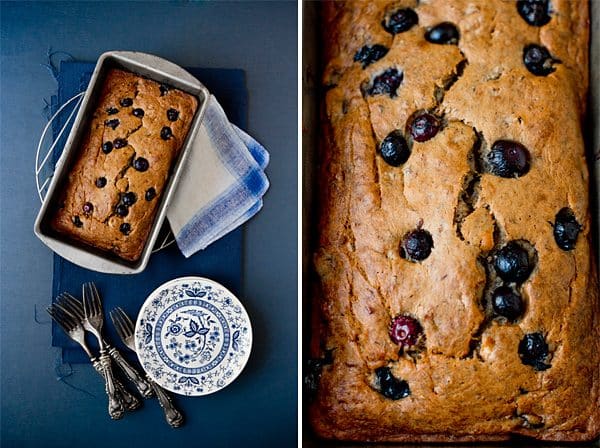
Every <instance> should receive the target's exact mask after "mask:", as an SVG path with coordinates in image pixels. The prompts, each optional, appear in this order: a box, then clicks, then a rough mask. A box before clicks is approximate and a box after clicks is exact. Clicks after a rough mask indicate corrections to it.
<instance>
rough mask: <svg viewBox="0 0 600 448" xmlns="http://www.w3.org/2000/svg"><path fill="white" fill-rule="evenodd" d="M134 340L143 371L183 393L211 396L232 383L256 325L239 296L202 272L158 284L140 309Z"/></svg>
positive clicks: (174, 390) (167, 387)
mask: <svg viewBox="0 0 600 448" xmlns="http://www.w3.org/2000/svg"><path fill="white" fill-rule="evenodd" d="M135 340H136V348H137V352H138V357H139V359H140V362H141V363H142V366H143V367H144V370H145V371H146V372H147V373H148V375H150V377H151V378H152V379H154V380H155V381H156V382H157V383H158V384H160V385H161V386H163V387H164V388H165V389H168V390H170V391H172V392H175V393H178V394H182V395H194V396H199V395H208V394H211V393H213V392H216V391H218V390H220V389H222V388H224V387H225V386H227V385H229V384H230V383H231V382H232V381H233V380H234V379H235V378H236V377H237V376H238V375H239V374H240V373H241V371H242V370H243V368H244V366H245V365H246V362H247V361H248V357H249V356H250V350H251V348H252V327H251V325H250V319H249V318H248V314H247V313H246V310H245V309H244V307H243V306H242V304H241V303H240V302H239V300H238V299H237V298H236V297H235V296H234V295H233V294H232V293H231V292H229V291H228V290H227V289H225V288H224V287H223V286H221V285H220V284H218V283H216V282H214V281H212V280H208V279H205V278H201V277H184V278H179V279H175V280H172V281H170V282H168V283H165V284H164V285H162V286H160V287H159V288H158V289H156V290H155V291H154V292H153V293H152V294H150V296H149V297H148V299H146V302H145V303H144V305H143V306H142V309H141V311H140V313H139V316H138V320H137V324H136V329H135Z"/></svg>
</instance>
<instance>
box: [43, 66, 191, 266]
mask: <svg viewBox="0 0 600 448" xmlns="http://www.w3.org/2000/svg"><path fill="white" fill-rule="evenodd" d="M197 107H198V100H197V99H196V98H195V97H194V96H192V95H190V94H188V93H185V92H182V91H180V90H177V89H174V88H169V87H167V86H165V85H162V84H159V83H157V82H156V81H152V80H149V79H146V78H143V77H140V76H138V75H135V74H133V73H130V72H126V71H123V70H118V69H112V70H110V71H109V73H108V74H107V76H106V79H105V81H104V85H103V91H102V93H101V96H100V100H99V103H98V107H97V109H96V111H95V113H94V115H93V117H92V118H91V120H90V121H89V123H88V131H87V134H86V137H85V138H84V141H83V144H82V145H81V149H80V154H79V156H78V160H77V162H76V163H75V164H74V166H73V167H72V169H71V171H70V173H69V176H68V180H67V182H66V186H65V189H64V193H63V194H62V196H61V199H60V203H59V204H58V207H57V212H56V214H55V215H54V217H53V220H52V227H53V228H54V229H55V230H56V231H58V232H60V233H63V234H66V235H68V236H69V237H71V238H73V239H76V240H78V241H81V242H83V243H86V244H88V245H90V246H93V247H96V248H99V249H102V250H106V251H110V252H113V253H114V254H116V255H117V256H119V257H121V258H123V259H125V260H129V261H135V260H137V259H138V258H139V257H140V255H141V253H142V250H143V249H144V246H145V244H146V240H147V238H148V236H149V232H150V229H151V227H152V224H153V222H154V217H155V214H156V211H157V207H158V204H159V201H160V197H161V194H162V192H163V189H164V187H165V185H166V182H167V179H168V176H169V174H170V170H171V167H172V165H173V162H174V160H175V159H176V157H177V155H178V153H179V151H180V149H181V146H182V145H183V142H184V140H185V138H186V136H187V134H188V131H189V129H190V125H191V122H192V119H193V118H194V114H195V112H196V109H197Z"/></svg>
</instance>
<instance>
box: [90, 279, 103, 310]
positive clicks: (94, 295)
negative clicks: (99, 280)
mask: <svg viewBox="0 0 600 448" xmlns="http://www.w3.org/2000/svg"><path fill="white" fill-rule="evenodd" d="M90 289H91V290H92V299H93V301H94V305H95V308H96V314H98V315H102V299H101V298H100V293H99V292H98V288H96V284H95V283H94V282H90Z"/></svg>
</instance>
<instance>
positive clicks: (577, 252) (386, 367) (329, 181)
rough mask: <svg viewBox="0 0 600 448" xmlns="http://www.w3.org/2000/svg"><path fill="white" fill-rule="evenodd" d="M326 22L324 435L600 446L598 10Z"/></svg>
mask: <svg viewBox="0 0 600 448" xmlns="http://www.w3.org/2000/svg"><path fill="white" fill-rule="evenodd" d="M322 25H323V28H324V33H325V39H324V43H325V50H324V52H325V55H324V56H325V59H326V65H325V68H324V83H325V91H326V93H325V105H324V114H323V115H324V119H323V128H324V135H323V140H322V148H321V152H320V158H319V160H320V167H319V177H320V181H321V183H320V193H319V195H320V207H319V208H320V212H319V213H320V217H319V227H318V228H319V237H318V243H317V244H318V247H317V248H316V255H315V268H316V273H317V276H318V281H317V282H316V287H315V290H316V292H315V297H316V299H315V303H314V311H315V314H314V315H313V339H312V343H311V347H310V350H311V357H312V359H311V360H310V361H309V366H308V367H309V371H308V377H307V385H309V386H312V388H313V392H314V396H313V398H312V402H311V404H310V407H309V413H310V419H311V421H312V425H313V427H314V429H315V431H316V432H317V434H319V435H320V436H322V437H326V438H338V439H346V440H372V441H451V440H454V441H481V440H503V439H509V438H511V437H514V436H529V437H533V438H536V439H543V440H568V441H580V440H591V439H593V438H595V437H597V436H598V433H599V431H600V411H599V407H600V401H599V388H600V377H599V375H600V368H599V364H600V334H599V333H600V328H599V319H600V313H599V305H598V287H597V272H596V268H595V266H594V262H593V257H592V254H591V246H590V214H589V204H588V170H587V167H586V160H585V154H584V143H583V140H582V116H583V114H584V112H585V110H584V109H585V97H586V89H587V83H588V29H589V25H588V8H587V2H586V1H583V0H582V1H574V0H519V1H512V0H510V1H509V0H507V1H502V0H494V1H490V0H452V1H447V0H421V1H415V0H405V1H404V0H399V1H393V2H384V1H368V2H367V1H361V0H356V1H347V2H328V3H326V4H324V5H323V17H322Z"/></svg>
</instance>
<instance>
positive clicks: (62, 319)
mask: <svg viewBox="0 0 600 448" xmlns="http://www.w3.org/2000/svg"><path fill="white" fill-rule="evenodd" d="M46 311H47V312H48V314H50V316H51V317H52V319H54V321H55V322H56V323H57V324H58V325H60V327H61V328H62V329H63V330H64V331H65V332H67V333H68V332H69V331H70V330H71V328H72V325H71V322H70V320H69V318H68V317H67V316H65V314H64V313H63V312H62V309H61V308H59V307H57V306H56V305H50V306H49V307H48V308H46Z"/></svg>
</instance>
